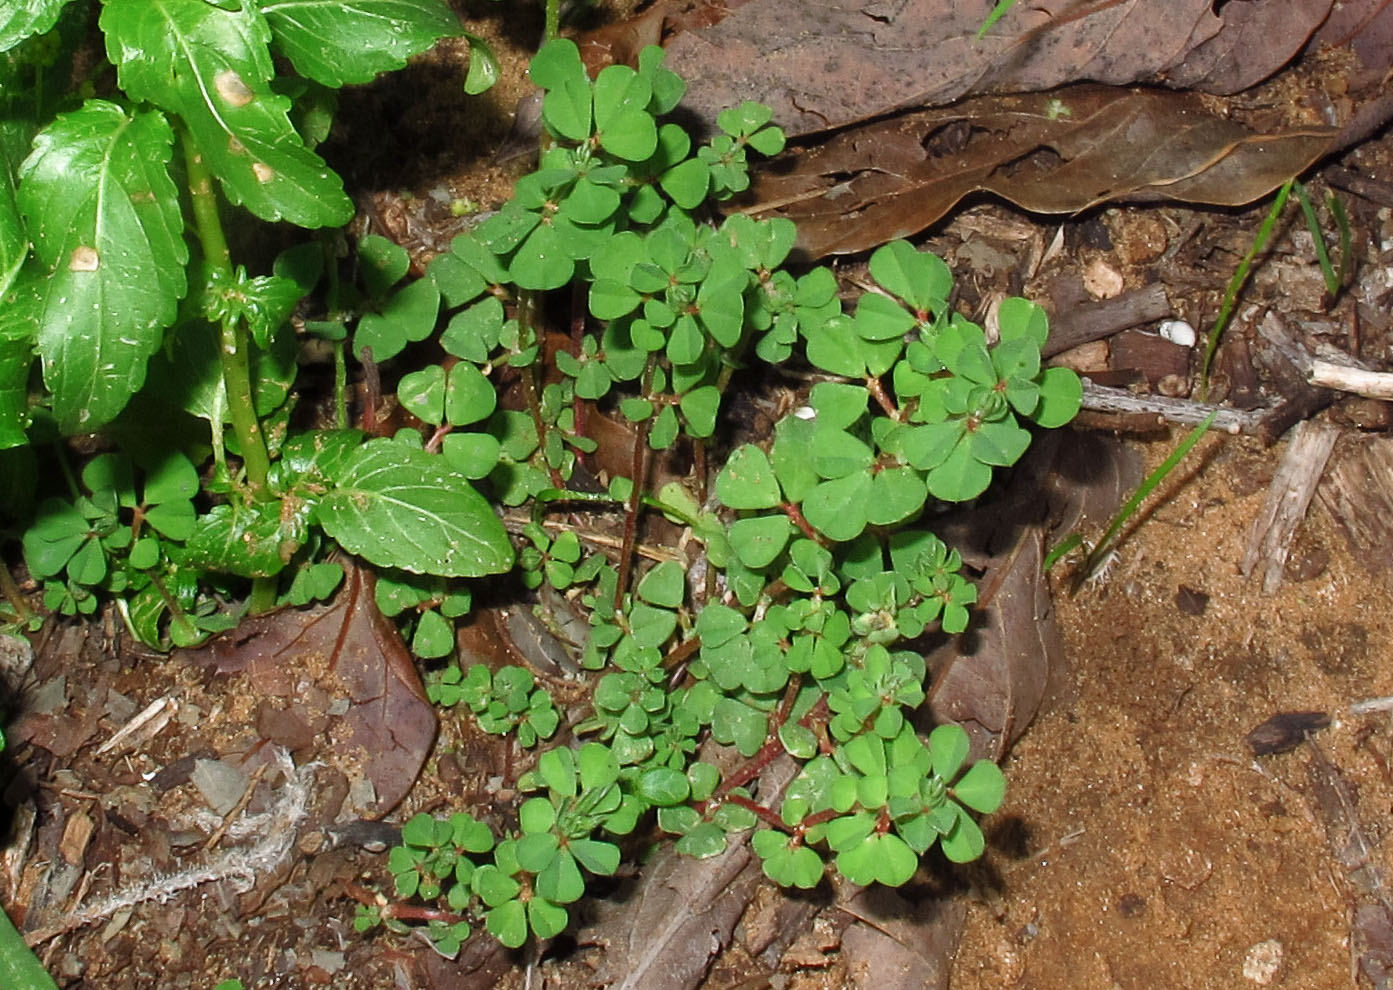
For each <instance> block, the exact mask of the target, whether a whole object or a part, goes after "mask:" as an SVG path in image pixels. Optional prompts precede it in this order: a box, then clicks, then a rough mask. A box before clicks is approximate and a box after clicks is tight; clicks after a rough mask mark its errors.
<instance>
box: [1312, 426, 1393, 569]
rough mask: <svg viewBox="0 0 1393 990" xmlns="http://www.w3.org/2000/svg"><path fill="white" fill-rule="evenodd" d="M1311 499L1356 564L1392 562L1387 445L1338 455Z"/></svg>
mask: <svg viewBox="0 0 1393 990" xmlns="http://www.w3.org/2000/svg"><path fill="white" fill-rule="evenodd" d="M1316 497H1317V498H1319V499H1320V503H1321V505H1322V506H1324V507H1325V510H1326V511H1327V512H1329V513H1330V517H1331V518H1332V519H1333V520H1335V524H1336V525H1337V526H1339V528H1340V531H1341V532H1342V533H1344V535H1345V540H1346V541H1347V542H1348V544H1349V549H1350V554H1351V555H1352V556H1353V557H1354V558H1355V559H1356V560H1364V561H1369V562H1370V563H1371V564H1372V565H1373V566H1377V567H1385V566H1386V562H1388V561H1389V560H1391V559H1393V557H1390V554H1393V439H1389V438H1386V437H1374V438H1369V439H1367V440H1364V441H1363V442H1361V443H1356V444H1352V445H1351V446H1350V449H1348V450H1343V449H1342V451H1341V456H1339V457H1337V458H1335V459H1334V460H1333V461H1332V462H1331V464H1330V467H1329V470H1328V471H1326V473H1325V477H1324V478H1322V479H1321V483H1320V485H1319V486H1318V487H1317V488H1316Z"/></svg>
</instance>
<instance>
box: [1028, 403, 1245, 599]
mask: <svg viewBox="0 0 1393 990" xmlns="http://www.w3.org/2000/svg"><path fill="white" fill-rule="evenodd" d="M1218 414H1219V413H1218V410H1217V409H1216V410H1215V411H1214V412H1212V413H1210V414H1209V415H1208V416H1206V417H1205V418H1204V421H1203V422H1202V423H1200V424H1199V425H1198V426H1196V427H1195V428H1194V429H1193V430H1191V431H1190V433H1189V435H1188V436H1186V437H1185V439H1184V440H1182V441H1181V442H1180V446H1178V447H1176V448H1175V450H1173V451H1171V454H1170V456H1169V457H1167V458H1166V459H1165V460H1164V461H1162V462H1161V463H1160V465H1158V466H1157V468H1156V470H1154V471H1152V472H1151V473H1150V474H1149V475H1147V476H1146V480H1144V481H1143V482H1142V483H1141V484H1140V485H1138V486H1137V490H1136V491H1134V492H1133V493H1132V496H1131V497H1130V498H1129V499H1127V501H1126V502H1124V503H1123V504H1122V508H1120V509H1118V510H1117V515H1115V516H1113V517H1112V521H1111V522H1110V523H1108V528H1107V530H1105V531H1104V533H1103V537H1102V539H1100V540H1099V541H1098V545H1097V546H1095V547H1094V548H1093V552H1092V553H1090V554H1089V555H1088V560H1087V561H1086V562H1085V564H1084V568H1083V571H1082V573H1083V574H1085V575H1087V574H1092V573H1093V571H1094V569H1095V568H1096V567H1097V566H1098V564H1099V563H1100V562H1101V561H1102V559H1103V557H1104V555H1106V554H1107V553H1108V552H1109V551H1110V550H1111V549H1112V541H1113V538H1114V537H1115V536H1117V533H1118V531H1119V530H1121V529H1122V527H1123V526H1124V525H1126V523H1127V520H1128V519H1130V518H1132V515H1133V514H1134V513H1135V512H1136V511H1137V509H1138V508H1140V506H1141V504H1142V502H1143V501H1145V500H1146V497H1147V496H1148V495H1150V494H1151V493H1152V492H1153V491H1155V490H1156V486H1157V485H1159V484H1160V483H1161V482H1162V481H1164V480H1165V479H1166V476H1167V475H1169V474H1170V473H1171V472H1172V471H1174V470H1175V467H1176V465H1178V464H1179V463H1180V462H1181V461H1182V460H1184V459H1185V455H1186V454H1188V453H1189V452H1190V450H1191V448H1193V447H1194V446H1195V444H1197V443H1199V441H1200V437H1202V436H1204V435H1205V434H1206V433H1207V432H1209V427H1210V426H1211V425H1212V424H1213V422H1214V417H1215V416H1217V415H1218ZM1066 542H1067V541H1066ZM1061 545H1062V544H1061ZM1058 549H1059V548H1058V547H1056V548H1055V551H1058ZM1055 551H1051V556H1053V555H1054V554H1055Z"/></svg>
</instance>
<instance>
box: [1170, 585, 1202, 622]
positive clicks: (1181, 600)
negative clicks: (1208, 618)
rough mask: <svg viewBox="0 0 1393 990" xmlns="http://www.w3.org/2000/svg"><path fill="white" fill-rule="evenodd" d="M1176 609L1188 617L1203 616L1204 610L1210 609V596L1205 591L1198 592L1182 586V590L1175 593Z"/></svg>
mask: <svg viewBox="0 0 1393 990" xmlns="http://www.w3.org/2000/svg"><path fill="white" fill-rule="evenodd" d="M1175 607H1176V608H1178V609H1180V611H1182V612H1184V613H1185V614H1186V615H1203V614H1204V610H1205V609H1207V608H1208V607H1209V596H1208V595H1206V594H1205V593H1204V592H1203V591H1196V590H1195V589H1194V588H1191V587H1190V586H1188V585H1184V584H1182V585H1181V586H1180V590H1179V591H1177V592H1176V593H1175Z"/></svg>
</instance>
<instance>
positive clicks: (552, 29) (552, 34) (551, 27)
mask: <svg viewBox="0 0 1393 990" xmlns="http://www.w3.org/2000/svg"><path fill="white" fill-rule="evenodd" d="M545 10H546V14H545V23H544V24H543V26H542V44H544V45H545V44H546V43H547V42H548V41H551V40H552V39H554V38H556V37H558V36H560V34H561V0H547V2H546V8H545Z"/></svg>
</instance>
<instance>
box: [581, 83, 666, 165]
mask: <svg viewBox="0 0 1393 990" xmlns="http://www.w3.org/2000/svg"><path fill="white" fill-rule="evenodd" d="M652 96H653V90H652V88H651V87H650V86H649V85H648V80H646V79H645V78H643V77H642V76H640V75H639V74H638V73H637V72H635V71H634V70H633V69H631V68H629V67H628V66H627V65H610V66H607V67H606V68H604V69H603V70H601V72H600V74H599V75H598V76H597V77H596V78H595V128H596V131H597V133H598V135H599V138H600V146H601V147H603V148H604V149H605V150H606V151H608V152H609V153H610V154H612V155H614V156H615V157H617V158H622V159H624V160H625V161H631V162H641V161H643V160H644V159H645V158H647V157H649V156H650V155H652V154H653V152H654V150H655V149H656V148H657V147H658V125H657V123H656V122H655V121H654V119H653V116H652V115H651V114H650V113H649V112H648V102H649V100H650V99H652ZM568 136H569V135H568Z"/></svg>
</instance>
